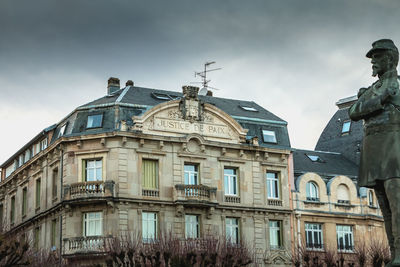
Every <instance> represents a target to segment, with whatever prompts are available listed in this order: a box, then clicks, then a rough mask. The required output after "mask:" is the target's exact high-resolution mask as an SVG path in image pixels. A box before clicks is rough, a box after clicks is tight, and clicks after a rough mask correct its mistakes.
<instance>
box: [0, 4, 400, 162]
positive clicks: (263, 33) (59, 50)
mask: <svg viewBox="0 0 400 267" xmlns="http://www.w3.org/2000/svg"><path fill="white" fill-rule="evenodd" d="M398 14H400V3H399V2H398V1H396V0H393V1H391V0H352V1H348V0H335V1H333V0H325V1H320V0H304V1H298V0H285V1H282V0H270V1H265V0H253V1H246V2H244V1H240V0H226V1H211V0H203V1H194V0H185V1H177V0H172V1H171V0H169V1H161V0H160V1H155V0H148V1H143V0H141V1H138V0H134V1H129V0H117V1H108V0H96V1H89V0H79V1H78V0H69V1H62V0H60V1H54V0H36V1H28V0H14V1H10V0H6V1H2V2H1V3H0V26H1V27H0V34H1V38H0V92H1V97H0V106H1V107H2V109H1V110H2V112H3V114H0V120H2V121H0V123H3V124H4V122H6V123H7V124H10V125H11V126H13V127H14V128H15V129H20V128H18V127H20V126H18V125H17V123H16V124H15V125H13V121H14V120H11V119H7V118H11V117H12V118H14V116H15V118H17V120H18V121H19V122H21V121H23V120H24V117H23V116H22V115H21V116H22V117H18V116H17V115H16V114H24V112H30V114H32V113H34V112H36V111H37V112H38V110H40V112H41V113H40V117H39V116H38V121H41V123H31V124H30V126H29V128H30V129H31V130H30V131H29V132H28V131H25V133H26V136H27V137H26V139H29V138H30V137H32V136H34V135H35V134H36V133H37V132H38V131H40V130H41V127H42V126H43V124H42V121H43V120H49V121H47V122H46V123H47V124H48V125H50V124H52V123H54V122H57V121H59V120H60V119H61V118H62V116H60V115H59V114H65V115H66V114H67V113H69V112H70V111H71V110H72V109H74V108H75V107H76V106H78V105H81V104H83V103H85V102H88V101H90V100H92V99H94V98H96V97H100V96H102V95H103V94H104V93H105V90H106V89H105V87H106V80H107V78H108V77H109V76H117V77H120V78H121V81H122V82H124V80H127V79H133V80H134V81H135V83H136V84H138V85H141V86H146V87H154V88H162V89H169V90H179V88H180V86H181V85H183V84H186V83H189V82H191V81H195V80H196V78H194V77H193V73H194V71H195V70H200V69H201V68H202V64H203V63H204V62H205V61H206V60H216V61H217V65H218V67H222V68H223V69H222V70H221V71H218V72H214V73H213V74H212V75H211V78H212V85H214V86H215V87H218V88H221V90H220V91H217V92H215V94H216V95H217V96H221V97H231V98H238V99H249V100H256V101H257V102H258V103H259V104H261V105H263V106H264V107H266V108H267V109H269V110H271V111H272V112H274V113H276V114H277V115H278V116H280V117H282V118H283V119H285V120H287V121H288V122H289V129H290V131H291V132H290V134H291V138H292V144H293V145H294V146H298V147H303V148H310V149H312V148H313V145H314V144H315V142H316V139H317V137H318V135H319V134H320V132H321V131H322V129H323V127H324V125H325V123H326V122H327V121H328V119H329V118H330V116H331V115H332V113H333V112H334V111H335V106H334V103H335V102H336V101H337V100H338V99H339V98H342V97H347V96H349V95H352V94H355V92H356V91H357V89H358V88H359V87H361V86H364V85H367V84H369V83H371V81H372V80H373V79H372V78H370V66H369V63H368V60H367V59H366V58H365V52H366V51H367V50H368V49H369V47H370V44H371V42H372V41H374V40H376V39H379V38H391V39H393V40H394V41H395V42H396V43H397V44H400V31H399V30H398V27H399V26H398ZM4 110H7V114H6V113H5V112H4ZM54 110H57V111H58V112H59V113H58V114H56V115H57V116H47V117H46V116H44V115H43V114H45V113H46V111H47V112H48V113H53V114H54V112H53V111H54ZM39 125H40V128H39ZM21 131H24V130H23V129H21ZM9 138H12V137H9ZM2 139H3V140H5V139H7V136H5V138H2ZM0 142H1V143H0V147H2V148H5V147H6V145H7V147H8V148H7V149H2V150H3V151H5V152H4V154H3V153H1V155H0V161H4V160H5V159H6V157H7V156H9V155H11V154H12V153H13V152H14V151H16V150H17V149H18V147H17V143H16V142H15V143H14V144H15V145H14V146H12V145H10V142H8V141H0ZM11 144H13V143H12V142H11ZM20 145H21V144H19V143H18V146H20Z"/></svg>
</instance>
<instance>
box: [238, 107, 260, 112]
mask: <svg viewBox="0 0 400 267" xmlns="http://www.w3.org/2000/svg"><path fill="white" fill-rule="evenodd" d="M240 107H241V108H242V109H244V110H246V111H253V112H257V111H258V110H257V109H256V108H253V107H248V106H240Z"/></svg>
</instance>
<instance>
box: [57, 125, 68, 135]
mask: <svg viewBox="0 0 400 267" xmlns="http://www.w3.org/2000/svg"><path fill="white" fill-rule="evenodd" d="M66 128H67V124H64V125H63V126H62V127H61V129H60V132H59V133H58V137H60V136H63V135H64V134H65V129H66Z"/></svg>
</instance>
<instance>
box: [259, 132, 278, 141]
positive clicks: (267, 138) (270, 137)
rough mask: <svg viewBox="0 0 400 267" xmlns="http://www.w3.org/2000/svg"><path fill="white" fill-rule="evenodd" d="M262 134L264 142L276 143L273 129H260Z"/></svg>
mask: <svg viewBox="0 0 400 267" xmlns="http://www.w3.org/2000/svg"><path fill="white" fill-rule="evenodd" d="M262 135H263V140H264V142H265V143H276V135H275V131H270V130H262Z"/></svg>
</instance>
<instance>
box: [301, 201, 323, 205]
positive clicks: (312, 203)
mask: <svg viewBox="0 0 400 267" xmlns="http://www.w3.org/2000/svg"><path fill="white" fill-rule="evenodd" d="M304 204H311V205H324V204H325V203H324V202H321V201H319V200H318V201H317V200H304Z"/></svg>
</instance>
